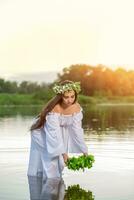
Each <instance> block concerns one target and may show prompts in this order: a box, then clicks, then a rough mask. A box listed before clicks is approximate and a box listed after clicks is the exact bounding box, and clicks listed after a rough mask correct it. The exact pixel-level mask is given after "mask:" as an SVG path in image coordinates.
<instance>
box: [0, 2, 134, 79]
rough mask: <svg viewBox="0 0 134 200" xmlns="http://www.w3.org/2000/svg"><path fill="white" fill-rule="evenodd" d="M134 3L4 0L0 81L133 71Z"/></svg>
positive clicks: (0, 10) (1, 5)
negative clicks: (76, 69)
mask: <svg viewBox="0 0 134 200" xmlns="http://www.w3.org/2000/svg"><path fill="white" fill-rule="evenodd" d="M133 8H134V3H133V0H0V76H2V77H10V76H13V75H15V74H18V73H19V74H21V73H22V74H24V73H32V72H34V73H36V72H44V71H54V70H61V69H62V68H63V67H68V66H70V65H71V64H77V63H79V64H80V63H81V64H82V63H84V64H93V65H96V64H99V63H101V64H106V65H108V66H112V67H113V68H114V67H115V66H123V67H126V69H130V68H131V69H132V68H133V66H134V21H133V19H134V12H133Z"/></svg>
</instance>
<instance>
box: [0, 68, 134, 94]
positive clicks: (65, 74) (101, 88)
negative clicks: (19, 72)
mask: <svg viewBox="0 0 134 200" xmlns="http://www.w3.org/2000/svg"><path fill="white" fill-rule="evenodd" d="M66 79H68V80H72V81H80V82H81V87H82V94H84V95H87V96H95V95H97V96H98V95H102V96H103V95H106V96H112V95H113V96H116V95H118V96H128V95H134V71H133V70H129V71H127V70H125V69H124V68H117V69H116V70H112V69H110V68H108V67H106V66H104V65H97V66H91V65H85V64H76V65H71V66H70V67H65V68H63V70H62V72H61V73H58V74H57V79H56V80H54V82H53V83H51V84H47V83H43V82H42V83H41V84H38V83H37V82H30V81H22V82H21V83H17V82H16V81H7V80H4V79H3V78H0V93H20V94H32V93H39V92H41V91H46V90H47V91H50V90H51V86H52V85H53V84H54V83H55V82H57V81H58V82H59V81H63V80H66Z"/></svg>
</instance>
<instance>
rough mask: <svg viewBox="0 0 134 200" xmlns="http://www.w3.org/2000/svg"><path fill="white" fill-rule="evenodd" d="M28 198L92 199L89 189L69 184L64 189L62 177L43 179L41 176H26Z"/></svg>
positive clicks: (50, 199)
mask: <svg viewBox="0 0 134 200" xmlns="http://www.w3.org/2000/svg"><path fill="white" fill-rule="evenodd" d="M28 183H29V191H30V200H81V199H83V200H94V196H93V194H92V192H91V191H86V190H84V189H82V188H80V185H78V184H77V185H71V186H68V188H67V189H66V187H65V183H64V180H63V179H62V178H49V179H45V180H43V178H42V176H40V177H39V176H38V177H33V176H28Z"/></svg>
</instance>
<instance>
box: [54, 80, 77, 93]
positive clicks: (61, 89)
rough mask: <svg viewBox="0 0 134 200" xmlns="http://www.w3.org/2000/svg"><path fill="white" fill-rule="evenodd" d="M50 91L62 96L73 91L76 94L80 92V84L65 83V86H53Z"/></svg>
mask: <svg viewBox="0 0 134 200" xmlns="http://www.w3.org/2000/svg"><path fill="white" fill-rule="evenodd" d="M52 89H53V91H54V93H56V94H63V93H64V92H67V91H70V90H75V91H76V93H77V94H78V93H79V92H80V91H81V87H80V82H73V83H66V84H65V85H60V84H55V85H54V87H53V88H52Z"/></svg>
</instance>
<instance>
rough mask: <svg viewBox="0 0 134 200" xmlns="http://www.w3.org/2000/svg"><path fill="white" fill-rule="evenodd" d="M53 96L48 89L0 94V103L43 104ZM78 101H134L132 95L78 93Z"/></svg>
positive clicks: (105, 102)
mask: <svg viewBox="0 0 134 200" xmlns="http://www.w3.org/2000/svg"><path fill="white" fill-rule="evenodd" d="M52 97H53V93H52V92H50V91H45V92H37V93H35V94H8V93H1V94H0V105H3V106H9V105H12V106H17V105H44V104H46V103H47V102H48V101H49V100H50V99H51V98H52ZM78 101H79V102H80V104H83V105H85V104H98V103H100V104H101V103H102V104H109V103H111V104H112V103H128V104H129V103H134V96H126V97H121V96H112V97H106V96H93V97H91V96H84V95H79V96H78Z"/></svg>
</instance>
